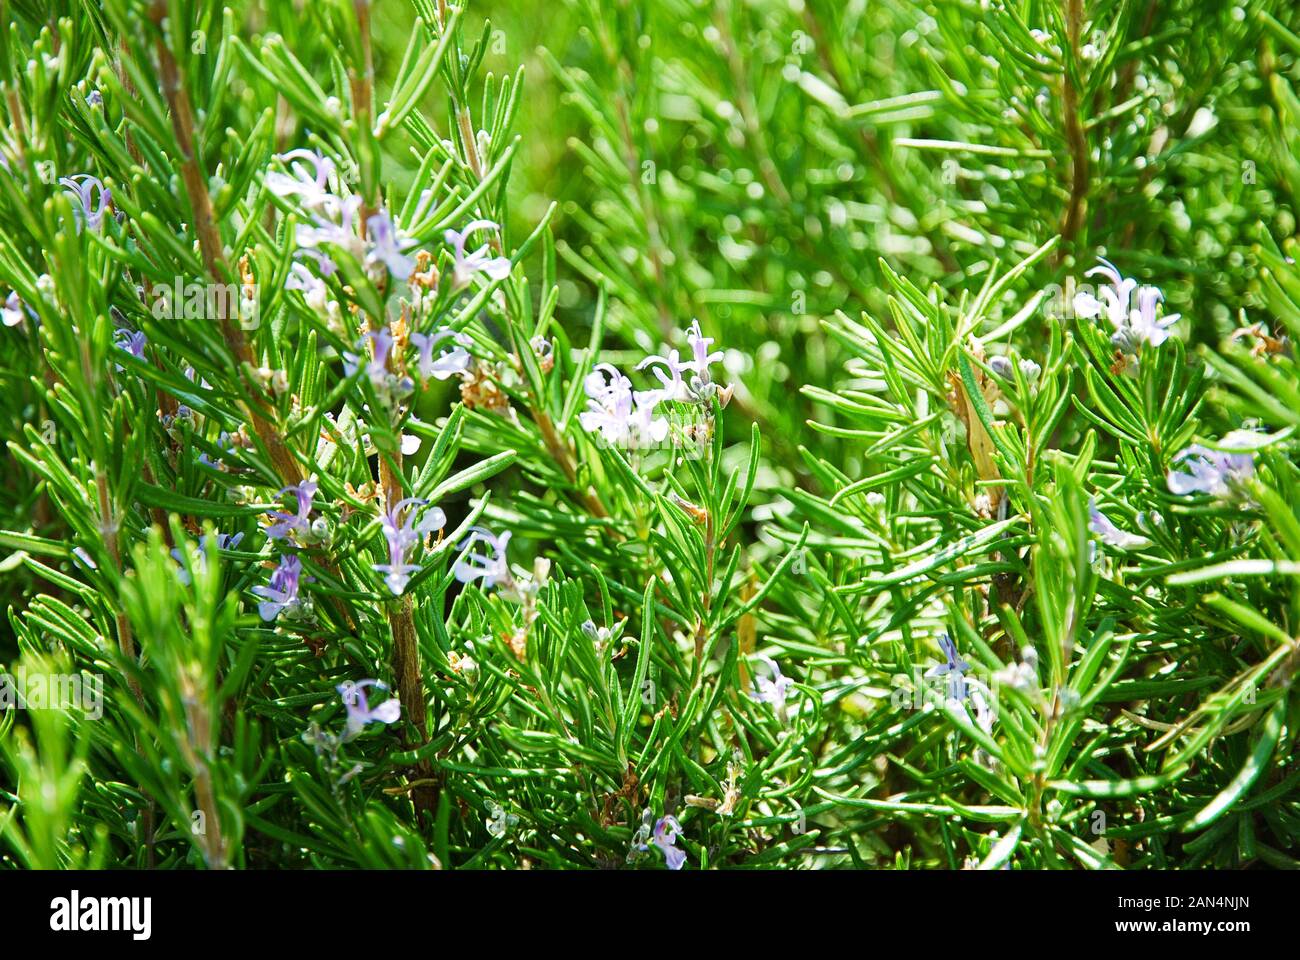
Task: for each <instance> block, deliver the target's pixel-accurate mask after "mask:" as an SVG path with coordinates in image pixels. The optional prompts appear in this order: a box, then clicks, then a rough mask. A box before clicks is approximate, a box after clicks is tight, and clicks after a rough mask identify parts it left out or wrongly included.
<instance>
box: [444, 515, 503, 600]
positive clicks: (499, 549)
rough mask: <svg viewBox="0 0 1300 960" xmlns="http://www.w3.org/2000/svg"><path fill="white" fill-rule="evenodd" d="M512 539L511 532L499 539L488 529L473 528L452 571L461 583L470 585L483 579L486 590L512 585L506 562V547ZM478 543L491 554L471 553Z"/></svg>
mask: <svg viewBox="0 0 1300 960" xmlns="http://www.w3.org/2000/svg"><path fill="white" fill-rule="evenodd" d="M510 537H511V533H510V531H509V530H507V531H506V532H505V533H503V534H501V536H499V537H498V536H496V535H495V534H494V533H492V531H491V530H488V529H487V528H486V527H471V528H470V535H469V537H468V538H466V539H465V540H464V542H462V543H461V545H460V549H461V551H462V552H461V556H460V558H459V559H457V561H456V566H455V567H454V568H453V570H452V572H453V573H454V574H455V575H456V579H457V580H459V581H460V582H461V583H470V582H472V581H474V580H476V579H478V578H479V577H482V578H483V589H484V590H490V589H491V588H492V587H494V586H496V585H497V584H498V583H505V584H509V583H511V582H512V580H513V578H512V577H511V576H510V565H509V563H508V562H507V560H506V546H507V545H508V544H509V543H510ZM477 543H482V544H484V545H485V546H486V547H487V548H488V549H489V550H490V551H491V552H489V553H472V552H470V551H471V549H472V548H473V547H474V545H475V544H477Z"/></svg>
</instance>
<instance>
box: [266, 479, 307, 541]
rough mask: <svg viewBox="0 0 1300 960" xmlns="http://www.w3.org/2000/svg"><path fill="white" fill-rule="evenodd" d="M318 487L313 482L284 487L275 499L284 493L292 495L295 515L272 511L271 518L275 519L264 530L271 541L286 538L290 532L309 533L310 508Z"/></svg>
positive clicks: (305, 481) (304, 481)
mask: <svg viewBox="0 0 1300 960" xmlns="http://www.w3.org/2000/svg"><path fill="white" fill-rule="evenodd" d="M319 489H320V485H319V484H318V483H317V482H316V481H315V480H303V481H302V482H301V483H299V484H297V485H296V486H292V487H285V488H284V489H283V490H281V491H280V492H279V493H277V494H276V496H277V497H283V496H284V495H285V494H286V493H292V494H293V497H294V500H295V501H296V502H297V504H298V512H297V513H296V514H292V513H284V512H283V511H281V510H272V511H271V516H272V517H274V518H275V519H276V523H274V524H272V525H271V526H270V527H268V528H267V530H266V535H267V537H268V538H269V539H271V540H280V539H282V538H284V537H287V536H288V535H289V533H290V532H291V531H294V530H297V531H298V532H299V533H301V534H304V535H305V534H307V533H309V532H310V531H311V518H310V516H309V515H310V513H311V507H312V501H313V500H315V498H316V491H317V490H319Z"/></svg>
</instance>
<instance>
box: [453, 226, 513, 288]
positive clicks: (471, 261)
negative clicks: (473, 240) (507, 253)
mask: <svg viewBox="0 0 1300 960" xmlns="http://www.w3.org/2000/svg"><path fill="white" fill-rule="evenodd" d="M500 229H501V228H500V227H499V226H497V225H496V224H495V223H493V222H492V221H491V220H472V221H470V222H469V223H468V224H467V225H466V226H465V229H464V230H461V231H459V232H457V231H456V230H448V231H447V232H446V233H445V234H443V237H444V239H445V240H446V241H447V243H448V244H449V245H450V246H451V248H452V252H453V254H454V256H455V265H454V267H453V270H452V286H453V287H454V288H455V289H457V290H463V289H464V288H465V287H467V286H469V284H470V280H471V279H473V276H474V274H476V273H486V274H487V275H488V277H489V278H491V279H492V280H504V279H505V278H506V277H508V276H510V258H509V257H489V256H488V254H487V251H488V248H487V244H484V245H483V246H481V247H479V248H478V249H477V250H475V251H474V252H473V253H468V254H467V253H466V252H465V242H466V241H467V240H468V239H469V235H470V234H471V233H473V232H474V231H476V230H500Z"/></svg>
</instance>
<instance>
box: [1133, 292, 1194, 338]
mask: <svg viewBox="0 0 1300 960" xmlns="http://www.w3.org/2000/svg"><path fill="white" fill-rule="evenodd" d="M1164 298H1165V295H1164V294H1163V293H1161V292H1160V291H1159V290H1158V289H1156V288H1155V287H1142V288H1141V289H1139V290H1138V295H1137V303H1138V305H1137V309H1135V310H1134V311H1133V312H1132V314H1130V316H1129V331H1130V333H1131V336H1132V338H1133V339H1134V340H1136V341H1138V342H1139V343H1147V344H1150V345H1151V346H1153V347H1158V346H1160V344H1162V343H1164V342H1165V341H1166V340H1168V339H1169V337H1170V336H1172V334H1171V333H1170V331H1169V328H1170V327H1171V326H1173V325H1174V324H1175V323H1177V322H1178V319H1179V317H1180V316H1181V314H1177V313H1171V314H1169V315H1168V316H1165V317H1161V318H1160V319H1159V320H1157V319H1156V304H1157V303H1159V302H1160V301H1162V300H1164Z"/></svg>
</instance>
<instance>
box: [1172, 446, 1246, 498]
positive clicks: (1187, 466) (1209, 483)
mask: <svg viewBox="0 0 1300 960" xmlns="http://www.w3.org/2000/svg"><path fill="white" fill-rule="evenodd" d="M1225 439H1227V438H1225ZM1174 464H1175V465H1177V466H1179V467H1181V468H1182V471H1179V470H1172V469H1171V470H1170V471H1169V474H1168V476H1167V477H1166V478H1165V482H1166V483H1167V484H1168V485H1169V492H1170V493H1174V494H1178V495H1179V496H1184V495H1186V494H1192V493H1204V494H1209V495H1210V496H1214V497H1226V496H1229V495H1230V494H1232V493H1233V491H1234V490H1235V489H1236V488H1238V487H1239V486H1241V485H1242V484H1243V483H1245V482H1246V481H1247V480H1249V479H1250V478H1251V477H1252V476H1254V473H1255V457H1254V455H1253V454H1251V453H1248V452H1242V451H1226V450H1211V449H1210V448H1209V447H1203V446H1201V445H1200V444H1199V443H1196V444H1192V446H1190V447H1188V448H1187V449H1186V450H1183V451H1182V452H1180V453H1179V454H1178V455H1177V456H1176V457H1174Z"/></svg>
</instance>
